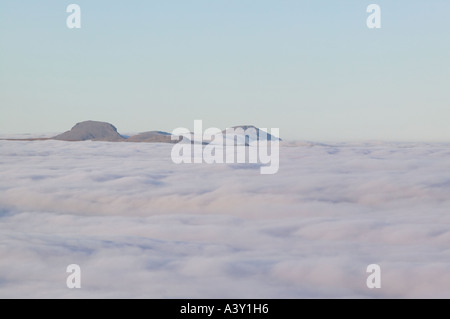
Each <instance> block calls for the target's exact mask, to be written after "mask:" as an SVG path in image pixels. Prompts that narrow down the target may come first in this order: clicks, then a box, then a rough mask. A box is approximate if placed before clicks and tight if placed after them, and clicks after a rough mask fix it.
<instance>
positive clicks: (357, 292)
mask: <svg viewBox="0 0 450 319" xmlns="http://www.w3.org/2000/svg"><path fill="white" fill-rule="evenodd" d="M286 145H287V146H290V147H287V146H286V147H282V148H281V150H280V156H281V158H280V161H281V163H280V171H279V173H278V174H276V175H260V173H259V166H256V165H236V164H231V165H229V164H223V165H207V164H199V165H195V164H192V165H186V164H182V165H176V164H173V163H172V161H171V159H170V153H171V148H172V145H164V144H123V143H119V144H116V143H102V142H80V143H67V142H59V141H43V142H11V141H0V176H1V179H0V297H1V298H9V297H57V298H60V297H62V298H78V297H88V298H90V297H92V298H94V297H119V298H122V297H138V298H139V297H142V298H146V297H149V298H301V297H337V298H347V297H367V298H372V297H410V298H413V297H446V298H450V250H449V249H448V247H449V244H450V229H449V227H448V225H449V224H450V214H449V208H450V195H449V194H450V160H449V158H450V147H449V145H446V144H340V145H334V146H326V145H314V144H311V143H298V144H296V143H289V144H286ZM73 263H75V264H79V265H80V266H81V269H82V289H81V290H76V291H75V290H69V289H67V287H66V285H65V283H66V277H67V275H68V274H66V273H65V270H66V267H67V265H69V264H73ZM373 263H376V264H379V265H380V266H381V268H382V288H381V289H379V290H370V289H368V288H367V287H366V278H367V276H368V274H367V273H366V272H365V271H366V267H367V265H369V264H373Z"/></svg>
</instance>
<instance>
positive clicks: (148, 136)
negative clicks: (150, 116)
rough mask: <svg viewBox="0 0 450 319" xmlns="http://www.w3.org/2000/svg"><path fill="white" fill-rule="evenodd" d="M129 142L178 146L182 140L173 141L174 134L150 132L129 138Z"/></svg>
mask: <svg viewBox="0 0 450 319" xmlns="http://www.w3.org/2000/svg"><path fill="white" fill-rule="evenodd" d="M126 141H127V142H132V143H173V144H176V143H178V142H179V141H180V139H176V140H174V141H172V134H170V133H167V132H161V131H150V132H144V133H140V134H138V135H134V136H131V137H129V138H128V139H127V140H126Z"/></svg>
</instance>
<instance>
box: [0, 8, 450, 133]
mask: <svg viewBox="0 0 450 319" xmlns="http://www.w3.org/2000/svg"><path fill="white" fill-rule="evenodd" d="M71 3H76V4H79V5H80V6H81V9H82V28H81V29H79V30H70V29H68V28H67V27H66V18H67V16H68V14H67V13H66V7H67V5H69V4H71ZM371 3H377V4H379V5H380V6H381V9H382V29H379V30H370V29H368V28H367V26H366V19H367V16H368V13H366V8H367V6H368V5H369V4H371ZM449 16H450V1H448V0H430V1H423V0H422V1H418V0H408V1H406V0H395V1H394V0H390V1H381V0H380V1H377V0H371V1H363V0H346V1H338V0H309V1H302V0H276V1H275V0H272V1H267V0H258V1H256V0H252V1H249V0H226V1H225V0H209V1H206V0H202V1H200V0H176V1H175V0H173V1H170V0H168V1H166V0H165V1H144V0H142V1H141V0H139V1H137V0H134V1H133V0H131V1H115V2H114V3H112V1H104V0H96V1H86V0H80V1H77V0H72V1H61V0H40V1H31V0H21V1H2V2H1V3H0V133H35V132H49V131H52V132H57V131H65V130H67V129H70V128H71V127H72V126H73V125H74V124H75V123H76V122H80V121H83V120H101V121H107V122H110V123H112V124H114V125H116V126H117V128H118V129H119V131H120V132H135V131H136V132H138V131H146V130H155V129H158V130H165V131H172V130H173V129H174V128H176V127H179V126H181V127H187V128H192V127H193V121H194V120H195V119H202V120H203V121H204V126H205V127H213V126H215V127H220V128H225V127H228V126H233V125H240V124H254V125H257V126H259V127H269V128H270V127H277V128H280V134H281V137H282V138H285V139H292V138H296V139H307V140H360V139H366V140H372V139H379V140H410V141H415V140H420V141H423V140H428V141H448V140H450V125H449V122H450V18H449Z"/></svg>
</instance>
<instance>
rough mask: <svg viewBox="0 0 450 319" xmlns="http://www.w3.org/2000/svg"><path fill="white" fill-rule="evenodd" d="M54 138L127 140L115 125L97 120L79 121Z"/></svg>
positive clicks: (62, 139) (70, 139)
mask: <svg viewBox="0 0 450 319" xmlns="http://www.w3.org/2000/svg"><path fill="white" fill-rule="evenodd" d="M53 139H55V140H60V141H71V142H75V141H89V140H91V141H105V142H120V141H124V140H125V138H123V137H122V136H121V135H120V134H119V133H118V132H117V129H116V128H115V127H114V126H113V125H111V124H109V123H105V122H96V121H86V122H81V123H78V124H77V125H75V126H74V127H73V128H72V129H71V130H70V131H67V132H65V133H63V134H60V135H58V136H55V137H54V138H53Z"/></svg>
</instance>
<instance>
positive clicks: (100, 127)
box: [52, 121, 281, 146]
mask: <svg viewBox="0 0 450 319" xmlns="http://www.w3.org/2000/svg"><path fill="white" fill-rule="evenodd" d="M222 133H223V134H224V135H223V141H224V143H225V141H226V140H227V139H233V140H234V141H235V143H233V142H232V141H229V142H231V144H236V145H247V146H248V145H252V144H253V143H257V142H258V141H264V140H267V141H281V139H279V138H278V137H276V136H273V135H271V134H269V133H266V132H264V131H262V130H260V129H259V128H257V127H255V126H253V125H241V126H234V127H232V128H231V132H228V131H227V130H224V131H222ZM227 133H230V134H233V135H229V136H227ZM172 136H173V135H172V134H170V133H167V132H162V131H149V132H144V133H140V134H137V135H133V136H130V137H128V138H127V137H124V136H122V135H120V134H119V133H118V132H117V129H116V128H115V127H114V126H113V125H112V124H109V123H106V122H97V121H85V122H81V123H78V124H76V125H75V126H74V127H73V128H72V129H71V130H70V131H67V132H65V133H63V134H60V135H57V136H55V137H53V138H52V139H54V140H60V141H72V142H75V141H105V142H130V143H170V144H175V143H178V142H179V141H181V140H182V139H183V137H179V138H178V140H174V141H172ZM187 142H188V143H189V142H191V143H194V135H193V133H191V136H190V138H187ZM202 143H203V145H207V144H208V143H210V141H202ZM211 143H213V144H215V142H214V141H212V142H211Z"/></svg>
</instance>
